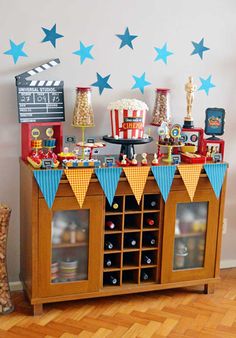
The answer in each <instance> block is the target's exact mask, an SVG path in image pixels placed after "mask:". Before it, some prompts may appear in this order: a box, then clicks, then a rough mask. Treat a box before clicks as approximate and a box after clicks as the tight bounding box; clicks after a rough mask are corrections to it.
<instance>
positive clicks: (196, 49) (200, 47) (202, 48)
mask: <svg viewBox="0 0 236 338" xmlns="http://www.w3.org/2000/svg"><path fill="white" fill-rule="evenodd" d="M192 44H193V47H194V50H193V51H192V53H191V55H194V54H198V55H199V56H200V58H201V59H202V58H203V52H205V51H207V50H209V49H210V48H208V47H205V46H203V44H204V38H202V40H201V41H200V42H199V43H197V42H194V41H192Z"/></svg>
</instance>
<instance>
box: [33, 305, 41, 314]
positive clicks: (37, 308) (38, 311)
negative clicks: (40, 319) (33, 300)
mask: <svg viewBox="0 0 236 338" xmlns="http://www.w3.org/2000/svg"><path fill="white" fill-rule="evenodd" d="M33 312H34V316H40V315H42V314H43V304H33Z"/></svg>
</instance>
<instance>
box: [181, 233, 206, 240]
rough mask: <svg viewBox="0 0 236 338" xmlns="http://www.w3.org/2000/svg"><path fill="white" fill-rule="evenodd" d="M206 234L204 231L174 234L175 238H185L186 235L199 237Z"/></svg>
mask: <svg viewBox="0 0 236 338" xmlns="http://www.w3.org/2000/svg"><path fill="white" fill-rule="evenodd" d="M201 236H206V232H190V233H185V234H178V235H175V239H177V238H186V237H201Z"/></svg>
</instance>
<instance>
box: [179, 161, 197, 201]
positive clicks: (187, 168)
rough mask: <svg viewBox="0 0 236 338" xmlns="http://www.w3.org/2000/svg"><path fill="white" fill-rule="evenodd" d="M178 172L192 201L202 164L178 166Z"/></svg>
mask: <svg viewBox="0 0 236 338" xmlns="http://www.w3.org/2000/svg"><path fill="white" fill-rule="evenodd" d="M178 170H179V172H180V175H181V177H182V179H183V181H184V184H185V187H186V189H187V191H188V194H189V197H190V199H191V201H192V200H193V197H194V194H195V191H196V187H197V184H198V180H199V177H200V174H201V170H202V164H186V165H178Z"/></svg>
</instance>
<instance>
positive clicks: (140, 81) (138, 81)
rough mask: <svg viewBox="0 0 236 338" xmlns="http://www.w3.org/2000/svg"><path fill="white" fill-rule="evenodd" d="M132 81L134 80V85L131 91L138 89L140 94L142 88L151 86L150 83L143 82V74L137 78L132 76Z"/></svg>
mask: <svg viewBox="0 0 236 338" xmlns="http://www.w3.org/2000/svg"><path fill="white" fill-rule="evenodd" d="M132 76H133V78H134V80H135V84H134V85H133V87H132V89H135V88H138V89H140V91H141V92H142V94H143V93H144V87H146V86H148V85H150V84H151V82H148V81H146V80H145V73H143V75H142V76H140V77H137V76H135V75H132Z"/></svg>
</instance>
